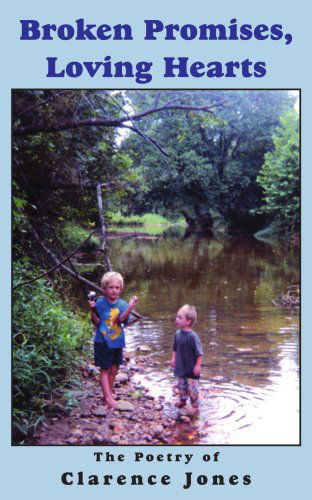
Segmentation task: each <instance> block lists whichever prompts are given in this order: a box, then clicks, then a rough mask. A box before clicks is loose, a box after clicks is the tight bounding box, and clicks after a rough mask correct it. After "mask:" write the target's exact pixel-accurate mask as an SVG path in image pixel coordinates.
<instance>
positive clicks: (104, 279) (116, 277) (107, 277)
mask: <svg viewBox="0 0 312 500" xmlns="http://www.w3.org/2000/svg"><path fill="white" fill-rule="evenodd" d="M112 280H116V281H118V282H119V284H120V287H121V288H123V287H124V280H123V277H122V276H121V274H119V273H115V272H114V271H109V272H108V273H105V274H104V275H103V277H102V279H101V288H102V289H103V290H104V289H105V288H106V285H107V284H108V283H109V282H110V281H112Z"/></svg>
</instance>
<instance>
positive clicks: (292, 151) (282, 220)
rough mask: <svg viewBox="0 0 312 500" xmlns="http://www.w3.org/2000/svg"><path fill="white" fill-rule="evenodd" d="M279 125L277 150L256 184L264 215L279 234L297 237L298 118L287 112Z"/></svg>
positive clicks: (275, 135)
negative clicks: (274, 225)
mask: <svg viewBox="0 0 312 500" xmlns="http://www.w3.org/2000/svg"><path fill="white" fill-rule="evenodd" d="M280 122H281V126H280V127H278V128H277V129H276V131H275V132H274V135H273V143H274V149H273V151H271V152H268V153H266V154H265V157H264V159H265V162H264V164H263V165H262V167H261V169H260V173H259V175H258V177H257V181H258V183H259V185H260V186H261V187H262V189H263V192H264V196H263V201H264V203H265V204H264V205H263V206H262V208H261V210H262V212H264V213H269V214H271V215H273V217H274V219H275V222H276V224H277V226H278V229H279V231H280V232H283V233H285V232H286V233H294V232H298V231H299V226H300V160H299V117H298V114H297V113H296V111H295V110H291V111H288V112H287V113H286V114H284V115H283V116H282V117H281V119H280Z"/></svg>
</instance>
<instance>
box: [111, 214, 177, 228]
mask: <svg viewBox="0 0 312 500" xmlns="http://www.w3.org/2000/svg"><path fill="white" fill-rule="evenodd" d="M107 218H108V220H109V222H110V223H111V224H118V225H119V224H120V225H136V224H140V225H151V226H152V225H158V224H166V225H167V224H170V221H169V220H168V219H166V218H165V217H163V216H162V215H158V214H152V213H147V214H144V215H128V216H126V215H122V214H121V213H120V212H114V213H113V212H108V213H107Z"/></svg>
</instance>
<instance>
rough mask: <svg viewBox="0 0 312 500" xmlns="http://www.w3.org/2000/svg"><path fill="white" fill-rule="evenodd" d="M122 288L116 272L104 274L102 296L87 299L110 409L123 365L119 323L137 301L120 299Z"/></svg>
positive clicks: (102, 387) (95, 352)
mask: <svg viewBox="0 0 312 500" xmlns="http://www.w3.org/2000/svg"><path fill="white" fill-rule="evenodd" d="M123 287H124V282H123V278H122V276H121V275H120V274H119V273H115V272H108V273H105V274H104V276H103V277H102V280H101V288H102V290H103V294H104V297H100V298H99V299H98V300H97V301H96V302H95V301H92V300H89V301H88V304H89V307H90V310H91V320H92V322H93V323H94V324H95V325H96V331H95V336H94V363H95V365H96V366H99V367H100V369H101V371H100V385H101V389H102V391H103V396H104V401H105V402H106V404H107V405H108V406H109V407H110V408H113V407H114V406H115V405H116V403H115V401H114V393H113V384H114V380H115V377H116V375H117V373H118V369H119V365H121V364H122V349H123V347H124V346H125V333H124V330H123V326H122V323H125V322H126V321H127V319H128V316H129V314H130V313H131V311H132V309H133V308H134V306H135V305H136V304H137V302H138V298H137V297H136V296H133V297H132V298H131V300H130V302H129V304H127V302H125V301H124V300H122V299H120V298H119V295H120V294H121V292H122V290H123Z"/></svg>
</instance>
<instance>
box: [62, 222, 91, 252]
mask: <svg viewBox="0 0 312 500" xmlns="http://www.w3.org/2000/svg"><path fill="white" fill-rule="evenodd" d="M88 235H89V233H88V231H86V230H85V229H84V228H83V227H81V226H78V225H77V224H69V223H68V224H65V225H64V226H63V228H62V241H63V243H65V245H66V246H68V247H69V248H70V249H74V248H75V247H78V246H79V245H80V244H81V243H82V242H83V241H84V240H85V239H86V238H87V237H88ZM99 246H100V242H99V240H98V239H97V238H96V237H95V236H93V235H92V236H91V238H90V239H89V240H88V241H87V243H86V244H85V245H84V247H85V248H86V249H89V250H93V249H95V248H97V247H99Z"/></svg>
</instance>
